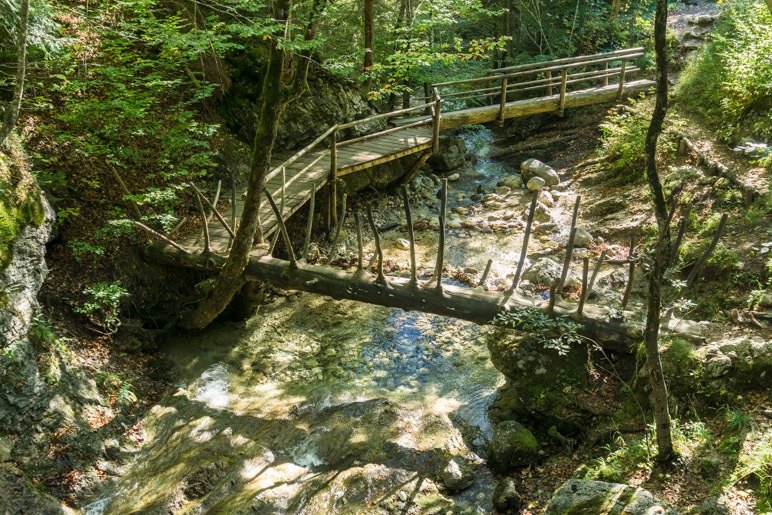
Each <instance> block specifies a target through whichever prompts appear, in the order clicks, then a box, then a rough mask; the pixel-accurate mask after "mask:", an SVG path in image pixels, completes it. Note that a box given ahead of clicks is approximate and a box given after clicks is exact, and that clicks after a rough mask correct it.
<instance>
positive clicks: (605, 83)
mask: <svg viewBox="0 0 772 515" xmlns="http://www.w3.org/2000/svg"><path fill="white" fill-rule="evenodd" d="M603 72H604V73H605V74H606V75H604V76H603V85H604V86H608V62H605V63H603Z"/></svg>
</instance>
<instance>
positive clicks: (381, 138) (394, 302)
mask: <svg viewBox="0 0 772 515" xmlns="http://www.w3.org/2000/svg"><path fill="white" fill-rule="evenodd" d="M641 55H642V51H641V49H640V48H634V49H629V50H620V51H618V52H612V53H607V54H598V55H595V56H586V57H576V58H570V59H560V60H557V61H550V62H547V63H541V64H538V65H524V66H518V67H513V68H505V69H499V70H493V71H491V72H490V73H489V74H487V75H486V76H484V77H478V78H474V79H469V80H465V81H454V82H449V83H440V84H434V86H433V87H432V88H431V90H432V95H431V97H430V98H423V100H429V101H428V102H425V103H423V104H421V105H419V106H415V107H410V108H405V109H401V110H399V111H395V112H392V113H387V114H381V115H377V116H374V117H370V118H368V119H366V120H360V121H355V122H351V123H347V124H342V125H337V126H334V127H331V128H330V129H329V130H328V131H326V132H325V133H324V134H322V135H320V136H319V137H318V138H317V139H316V140H315V141H314V142H312V143H311V144H310V145H308V146H307V147H306V148H304V149H303V150H301V151H300V152H297V153H295V154H293V155H291V156H288V157H286V158H284V159H282V158H280V157H277V159H276V165H275V168H274V169H273V171H271V172H270V174H269V176H268V186H267V188H266V193H267V197H268V200H269V202H267V203H265V206H264V208H263V210H262V213H261V214H262V217H261V218H262V230H263V234H264V235H267V234H271V233H272V232H274V231H275V236H274V238H276V237H278V234H282V236H283V238H284V243H285V246H286V247H287V251H288V256H289V259H288V260H283V259H277V258H274V257H272V256H271V252H270V248H271V247H269V246H268V245H266V244H262V245H258V246H257V247H256V248H255V250H254V251H253V253H252V256H251V258H250V260H249V262H248V264H247V266H246V268H245V270H244V279H245V280H246V281H248V282H250V281H251V282H253V283H252V284H254V282H258V283H267V284H272V285H274V286H277V287H280V288H286V289H294V290H303V291H308V292H312V293H317V294H321V295H326V296H329V297H333V298H336V299H351V300H357V301H362V302H368V303H371V304H379V305H383V306H392V307H399V308H402V309H405V310H419V311H424V312H429V313H436V314H439V315H443V316H449V317H454V318H460V319H464V320H469V321H472V322H476V323H479V324H488V323H491V322H492V321H493V320H494V318H495V317H496V316H497V315H498V314H500V313H502V312H506V311H513V310H517V309H524V308H537V309H541V310H543V311H545V312H547V313H550V314H553V313H554V314H567V315H570V316H572V317H574V318H576V319H577V320H578V321H579V322H580V329H579V331H580V333H582V334H584V335H586V336H588V337H590V338H593V339H595V340H596V341H597V342H598V343H601V344H603V345H604V346H605V347H609V348H612V349H617V350H630V349H631V348H633V346H634V345H635V344H636V342H637V341H639V340H640V338H641V336H642V334H643V325H642V320H643V319H644V318H645V317H644V314H642V313H641V312H636V311H625V309H626V304H627V299H628V297H629V292H630V286H631V285H632V281H631V280H630V281H629V282H628V286H627V289H626V291H625V295H624V298H623V300H622V304H621V306H620V308H621V309H615V310H610V309H609V306H604V307H601V306H592V305H585V301H586V300H587V299H589V296H590V293H591V292H592V289H593V284H594V282H595V277H596V275H597V273H598V270H599V269H600V267H601V264H602V263H603V260H604V256H605V252H604V253H602V254H601V256H600V258H599V259H598V262H597V263H596V264H595V267H594V271H593V272H592V277H591V278H589V281H588V272H589V262H588V259H587V258H585V259H584V260H583V277H582V289H581V294H580V295H579V302H578V304H577V303H572V302H564V301H563V300H561V299H560V293H561V292H562V285H563V281H564V280H565V278H566V275H567V273H568V270H569V267H570V264H571V261H572V252H573V247H574V243H573V242H574V237H575V234H576V226H575V225H576V218H577V212H578V209H579V201H580V199H579V198H578V197H577V199H576V204H575V206H574V215H573V220H572V223H571V232H570V236H569V240H568V244H567V247H566V256H565V261H564V264H563V270H562V274H561V278H560V280H559V281H555V282H554V283H553V284H552V285H551V288H550V297H549V300H548V301H543V302H542V303H541V304H539V303H536V304H535V302H536V301H535V300H534V299H532V298H530V297H523V296H521V295H520V293H519V290H518V283H519V280H520V277H521V272H522V271H523V265H524V263H525V261H526V256H527V254H528V241H529V236H530V233H531V226H532V223H533V218H534V211H535V208H536V205H537V199H538V192H536V193H534V194H533V197H532V200H531V206H530V210H529V215H528V221H527V223H526V227H525V233H524V236H523V243H522V250H521V252H520V259H519V260H518V263H517V270H516V272H515V274H514V280H513V281H512V284H511V285H510V287H509V288H508V289H507V290H506V291H503V292H492V291H488V290H487V289H486V287H485V284H486V278H487V276H488V272H489V270H490V268H491V264H492V261H491V260H489V261H488V265H487V267H486V270H485V272H483V274H482V276H481V278H480V280H479V282H478V283H477V286H476V287H474V288H465V287H461V286H456V285H452V284H445V283H443V282H442V273H441V272H439V273H435V274H434V276H433V277H432V278H431V279H429V280H428V281H420V280H418V278H417V266H416V257H415V240H414V236H413V225H412V216H411V210H410V205H409V202H408V195H407V190H406V189H405V188H403V189H402V196H403V201H404V207H405V217H406V224H407V237H408V238H409V242H410V277H409V278H400V277H388V278H387V277H386V276H385V275H384V272H383V249H382V247H381V245H380V238H379V235H378V229H377V227H376V226H375V224H374V222H373V218H372V215H371V213H370V210H369V209H368V210H367V211H368V212H367V215H368V217H367V218H368V222H369V226H370V231H371V232H372V237H373V241H374V245H375V252H374V253H373V258H372V260H371V262H370V264H369V265H367V263H366V259H365V254H364V244H363V238H362V224H361V223H360V219H359V215H358V214H356V215H355V217H356V223H355V225H356V231H357V243H358V252H359V255H358V259H357V269H356V271H348V270H339V269H337V268H333V267H330V266H319V265H311V264H308V263H307V262H306V261H305V260H304V259H302V258H304V257H305V249H306V248H307V245H308V241H309V239H310V228H311V224H310V223H309V224H308V226H307V228H306V245H305V246H304V251H303V254H302V255H301V259H298V258H297V257H296V255H295V252H294V250H293V248H292V242H291V240H290V238H289V235H288V234H287V229H286V226H285V224H284V220H285V219H286V218H287V217H289V216H290V215H291V214H292V213H293V212H295V211H297V209H299V208H300V206H302V205H303V204H304V203H305V202H306V201H307V200H309V199H310V201H311V202H310V203H311V207H310V210H311V214H312V215H313V212H314V211H313V210H314V199H315V198H316V192H317V191H318V190H319V189H320V188H322V187H323V186H325V185H328V187H329V191H328V194H327V198H328V199H329V201H330V203H329V206H328V209H327V212H328V213H329V214H330V217H331V218H332V221H334V215H335V213H336V206H335V199H336V192H335V185H336V182H337V179H338V178H339V177H341V176H345V175H346V174H349V173H354V172H356V171H359V170H363V169H366V168H369V167H372V166H375V165H377V164H380V163H385V162H388V161H391V160H394V159H398V158H400V157H403V156H407V155H410V154H419V157H418V158H417V159H416V162H415V164H414V165H413V169H412V170H410V171H409V172H408V174H407V176H406V177H405V178H403V179H407V178H409V175H410V174H412V173H413V172H415V170H417V168H418V167H420V166H421V164H422V163H423V162H424V161H425V160H426V158H427V157H428V156H429V155H430V154H431V152H436V151H437V148H438V137H439V132H440V130H441V129H442V128H444V127H454V126H459V125H464V124H477V123H486V122H493V121H497V120H498V121H503V120H506V119H507V118H512V117H516V116H525V115H527V114H534V113H542V112H562V111H563V110H564V109H568V108H571V107H577V106H583V105H589V104H596V103H601V102H613V101H616V100H619V99H621V98H622V97H623V96H624V95H627V94H632V93H637V92H641V91H643V90H645V89H647V88H649V87H651V86H652V84H653V82H652V81H646V80H638V81H634V82H629V81H626V75H627V74H628V73H630V72H632V71H635V70H636V68H634V67H632V66H628V65H627V64H626V63H627V62H628V61H632V60H633V59H636V58H638V57H640V56H641ZM614 63H618V65H614V66H612V64H614ZM610 79H612V80H616V82H613V81H612V80H610ZM595 81H601V82H600V84H598V85H595V86H593V83H594V82H595ZM533 92H537V93H538V94H537V95H536V96H535V97H533V96H530V97H529V96H528V95H529V93H530V94H532V93H533ZM443 95H444V97H443ZM490 99H493V100H494V101H493V102H487V103H486V101H487V100H490ZM474 104H477V105H474ZM426 111H428V113H427V112H426ZM416 113H418V116H414V117H413V118H404V117H405V116H406V115H411V114H416ZM397 117H403V118H397ZM377 120H392V123H391V126H388V127H387V128H385V129H383V130H381V131H379V132H377V133H375V134H369V135H366V136H360V137H356V138H353V139H348V140H340V135H341V134H344V133H345V131H346V130H348V129H350V128H353V127H355V126H357V125H360V124H364V123H372V122H374V121H377ZM326 141H327V142H328V144H327V145H324V144H323V143H324V142H326ZM196 191H197V193H198V194H197V197H198V198H199V199H200V200H201V201H202V203H201V211H202V214H204V216H205V217H206V214H205V211H204V207H203V204H204V203H206V204H208V205H209V208H210V210H211V211H212V214H214V215H216V217H217V219H218V221H219V225H211V227H209V230H207V231H204V232H205V235H206V238H205V244H204V247H205V248H204V252H199V250H200V249H201V247H200V246H198V247H196V248H191V247H190V246H188V248H185V247H183V246H181V245H179V244H177V243H175V242H173V241H171V240H170V239H169V238H167V237H165V236H163V235H160V234H158V233H155V232H153V231H152V230H151V229H149V228H147V227H146V226H143V228H145V229H146V230H148V231H150V232H153V234H154V235H155V236H156V237H157V238H158V239H161V240H163V241H164V242H165V243H150V244H149V245H148V246H147V256H148V257H149V258H150V259H152V260H154V261H157V262H161V263H167V264H171V265H175V266H183V267H188V268H194V269H198V270H203V271H206V272H208V273H210V274H213V273H217V271H218V270H219V269H220V268H221V267H222V266H223V263H224V262H225V259H226V258H225V257H224V254H225V253H227V252H228V247H229V243H230V239H229V238H230V236H232V234H233V229H232V227H234V226H235V225H236V222H235V221H236V218H237V216H236V215H237V214H238V212H239V211H240V209H241V207H242V206H241V205H240V202H239V200H238V198H237V196H236V195H235V193H234V195H233V198H232V202H233V204H234V205H236V207H237V209H235V210H233V212H232V213H231V215H232V218H231V225H230V226H229V224H228V222H226V220H225V219H224V217H223V216H222V215H221V214H220V213H219V212H217V210H216V209H215V208H214V206H213V204H216V202H214V203H210V202H209V201H208V200H207V199H206V198H205V197H204V195H203V194H201V193H200V192H198V190H196ZM441 193H442V194H441V208H440V215H439V225H440V227H439V248H438V252H437V262H436V265H435V267H434V270H437V271H442V270H443V266H444V247H445V220H446V206H447V180H444V181H443V188H442V190H441ZM342 198H343V199H344V202H345V195H344V196H343V197H342ZM275 199H279V200H278V202H277V201H276V200H275ZM277 204H278V205H277ZM280 206H281V207H280ZM676 207H677V206H673V208H672V209H673V211H672V212H671V215H670V218H671V219H672V217H673V215H674V214H675V212H676ZM341 212H342V213H343V216H345V206H344V207H343V209H341ZM279 213H281V216H276V215H278V214H279ZM312 218H313V217H312V216H309V219H312ZM683 219H685V217H683V218H682V220H683ZM722 220H723V221H722V224H721V226H720V227H719V231H718V233H717V234H716V236H715V238H714V240H713V243H712V244H711V245H710V247H709V249H708V251H707V253H706V255H705V256H703V257H702V258H701V259H700V261H699V262H698V265H697V266H695V269H693V270H692V272H691V274H690V276H689V279H687V283H688V284H691V282H692V280H693V279H694V276H695V274H696V271H697V270H698V269H699V268H700V266H699V264H700V263H704V262H705V260H706V259H707V257H706V256H707V255H708V254H709V253H710V251H711V249H713V248H715V245H716V243H717V240H718V237H719V236H720V233H721V229H722V228H723V224H724V223H725V218H724V219H722ZM343 221H344V219H343V218H341V220H340V222H339V223H338V224H337V227H336V229H337V230H340V227H341V226H342V224H343ZM136 223H137V224H138V225H141V223H139V222H136ZM204 225H205V227H208V225H207V224H204ZM682 226H683V227H685V224H683V223H682ZM277 227H278V228H279V229H280V231H276V228H277ZM335 239H337V238H335ZM679 241H680V236H679ZM274 242H275V240H274ZM272 245H273V244H271V246H272ZM267 249H268V250H267ZM676 249H677V244H676ZM333 252H334V250H333ZM671 258H672V257H671ZM627 262H628V263H629V264H630V273H629V277H630V278H632V277H633V270H634V267H635V263H636V259H635V258H634V256H633V245H632V244H631V249H630V256H629V258H628V260H627ZM374 264H375V271H376V272H377V273H376V274H372V271H373V268H372V267H373V265H374ZM687 288H688V286H687ZM251 290H252V288H251V287H248V286H247V287H245V289H243V290H242V293H243V295H242V302H245V301H246V302H252V301H251V300H248V299H249V298H250V297H249V293H248V292H249V291H251ZM620 312H621V313H624V314H623V315H622V316H620V315H619V314H618V313H620ZM663 330H668V331H669V332H671V333H677V334H679V335H681V336H683V337H687V338H696V339H700V336H699V334H700V326H699V324H697V323H694V322H689V321H685V320H676V319H672V318H667V317H666V318H665V320H664V321H663Z"/></svg>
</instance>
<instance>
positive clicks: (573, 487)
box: [545, 479, 669, 515]
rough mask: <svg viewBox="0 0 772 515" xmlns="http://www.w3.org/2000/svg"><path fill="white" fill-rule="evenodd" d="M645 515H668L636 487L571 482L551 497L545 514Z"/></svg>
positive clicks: (580, 480) (601, 482) (594, 482)
mask: <svg viewBox="0 0 772 515" xmlns="http://www.w3.org/2000/svg"><path fill="white" fill-rule="evenodd" d="M588 513H594V514H599V515H600V514H603V515H646V514H649V513H669V511H666V510H665V509H664V508H663V507H662V506H660V505H659V503H657V501H656V500H655V499H654V497H652V495H651V494H650V493H649V492H648V491H646V490H644V489H642V488H636V487H634V486H629V485H624V484H620V483H605V482H603V481H589V480H585V479H571V480H569V481H567V482H566V483H564V484H563V486H561V487H560V488H559V489H558V490H557V491H556V492H555V494H554V495H553V496H552V499H551V500H550V503H549V505H548V506H547V510H546V511H545V514H546V515H585V514H588Z"/></svg>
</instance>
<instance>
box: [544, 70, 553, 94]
mask: <svg viewBox="0 0 772 515" xmlns="http://www.w3.org/2000/svg"><path fill="white" fill-rule="evenodd" d="M546 74H547V90H546V91H545V93H546V94H547V96H548V97H551V96H552V70H547V72H546Z"/></svg>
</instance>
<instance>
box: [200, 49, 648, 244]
mask: <svg viewBox="0 0 772 515" xmlns="http://www.w3.org/2000/svg"><path fill="white" fill-rule="evenodd" d="M641 56H643V49H642V48H630V49H625V50H618V51H615V52H608V53H602V54H596V55H591V56H579V57H571V58H566V59H558V60H553V61H547V62H541V63H536V64H526V65H520V66H512V67H509V68H499V69H495V70H490V71H489V72H488V73H486V74H485V75H483V76H480V77H475V78H471V79H466V80H459V81H452V82H441V83H437V84H433V85H428V86H426V87H425V90H426V91H425V92H426V95H425V96H424V97H419V98H418V100H420V101H422V103H421V104H420V105H417V106H414V107H408V108H405V109H400V110H398V111H394V112H390V113H384V114H379V115H376V116H372V117H369V118H366V119H363V120H356V121H353V122H349V123H345V124H341V125H335V126H333V127H331V128H330V129H328V130H327V131H326V132H325V133H324V134H321V135H319V137H318V138H316V139H315V140H314V141H313V142H312V143H311V144H309V145H308V146H306V147H305V148H303V149H302V150H300V151H299V152H296V153H295V154H292V155H289V156H288V155H277V156H274V159H273V162H272V166H273V170H272V171H271V172H270V173H269V174H268V177H267V180H266V185H267V189H268V191H269V192H270V193H271V195H272V196H273V198H274V199H276V203H277V204H279V206H280V208H279V210H280V211H281V215H282V219H283V220H286V219H288V218H289V217H290V216H291V215H292V214H293V213H295V212H296V211H297V210H298V209H300V207H301V206H303V205H304V204H305V203H306V202H308V201H309V200H311V199H312V198H314V197H315V195H316V192H317V191H319V190H320V189H321V188H322V187H324V186H328V190H327V191H326V192H325V193H326V194H325V196H324V197H325V199H326V201H327V202H326V204H327V205H326V206H325V208H326V209H325V212H326V213H327V218H328V222H329V225H328V226H330V227H331V226H334V225H335V224H336V222H337V212H338V208H337V205H336V204H337V199H338V194H337V191H336V189H337V179H339V178H341V177H344V176H346V175H348V174H351V173H355V172H358V171H360V170H364V169H367V168H372V167H374V166H376V165H379V164H382V163H387V162H389V161H393V160H395V159H399V158H402V157H405V156H408V155H411V154H417V155H418V157H417V158H416V160H415V162H414V163H413V166H412V167H411V168H410V170H409V171H408V172H407V174H406V175H405V177H403V183H404V182H407V181H408V180H409V179H410V178H411V177H412V175H413V174H414V173H415V172H416V171H417V170H418V169H419V168H420V167H421V166H422V165H423V164H424V163H425V162H426V160H427V159H428V158H429V157H430V156H431V154H432V153H437V152H438V151H439V135H440V131H441V130H442V129H447V128H452V127H459V126H463V125H472V124H483V123H490V122H496V121H498V122H499V123H503V122H504V120H507V119H510V118H516V117H521V116H528V115H532V114H538V113H549V112H555V113H559V114H562V113H563V112H564V110H565V109H570V108H573V107H581V106H586V105H592V104H600V103H606V102H615V101H619V100H621V99H622V98H623V97H625V96H628V95H633V94H637V93H641V92H643V91H646V90H648V89H650V88H651V87H653V86H654V82H653V81H650V80H635V81H630V80H628V79H629V75H630V74H631V73H633V72H635V71H638V68H637V67H635V66H634V65H633V63H634V62H635V60H636V59H638V58H640V57H641ZM375 123H379V124H382V126H385V128H384V129H383V130H380V131H378V132H375V133H372V134H368V135H365V136H360V137H355V138H352V139H345V140H344V139H343V135H345V134H347V133H349V132H353V131H355V130H356V129H357V128H360V127H362V126H372V125H373V124H375ZM204 200H205V199H204ZM215 203H216V202H215ZM232 204H233V205H235V206H236V208H235V209H234V210H232V213H231V217H230V218H231V224H230V225H231V226H230V227H229V226H228V224H227V223H225V221H224V220H223V219H222V217H221V216H218V217H217V218H216V219H214V218H212V217H211V216H210V217H209V218H210V219H211V222H210V223H209V226H208V235H207V237H208V240H209V245H208V247H209V248H210V249H211V250H213V251H216V252H219V253H227V251H228V248H229V245H230V243H231V238H232V237H233V233H234V231H235V225H236V222H237V220H238V218H239V216H240V214H241V212H242V210H243V203H242V201H241V195H240V194H237V193H236V192H234V195H233V199H232ZM210 207H211V206H210ZM260 220H261V224H260V225H261V230H262V234H263V236H268V235H270V234H271V233H273V232H274V231H275V230H276V229H277V227H278V224H277V217H276V216H275V215H274V212H273V211H272V208H271V206H270V205H269V203H268V202H263V203H262V207H261V213H260ZM202 240H203V238H199V239H198V240H197V241H195V242H194V241H189V242H187V244H186V246H188V247H189V248H195V247H198V248H200V246H201V241H202ZM205 244H206V243H205Z"/></svg>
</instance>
